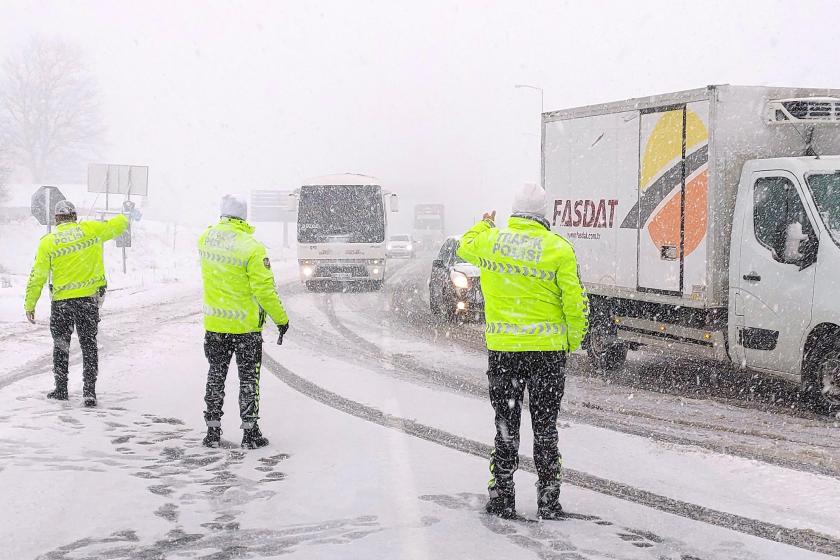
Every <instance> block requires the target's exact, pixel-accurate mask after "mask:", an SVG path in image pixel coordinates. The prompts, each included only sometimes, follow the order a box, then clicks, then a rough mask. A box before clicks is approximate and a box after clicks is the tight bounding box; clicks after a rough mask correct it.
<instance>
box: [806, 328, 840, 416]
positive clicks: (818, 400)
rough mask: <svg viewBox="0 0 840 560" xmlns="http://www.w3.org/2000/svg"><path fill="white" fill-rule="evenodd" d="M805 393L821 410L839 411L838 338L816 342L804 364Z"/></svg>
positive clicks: (839, 341)
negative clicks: (805, 374)
mask: <svg viewBox="0 0 840 560" xmlns="http://www.w3.org/2000/svg"><path fill="white" fill-rule="evenodd" d="M806 373H807V378H806V380H805V387H804V389H805V393H806V395H809V396H810V397H811V398H812V400H813V402H814V404H815V405H816V407H817V408H818V409H819V410H820V411H821V412H826V413H829V414H831V413H835V412H840V340H832V339H829V340H826V341H825V342H821V343H818V344H817V345H816V346H815V347H814V348H813V349H812V350H811V352H810V357H809V358H808V364H807V366H806Z"/></svg>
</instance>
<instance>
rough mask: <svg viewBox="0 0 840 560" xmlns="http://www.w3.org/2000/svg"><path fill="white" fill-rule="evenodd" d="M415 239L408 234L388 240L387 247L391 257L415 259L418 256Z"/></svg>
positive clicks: (398, 235)
mask: <svg viewBox="0 0 840 560" xmlns="http://www.w3.org/2000/svg"><path fill="white" fill-rule="evenodd" d="M415 245H416V243H414V239H412V238H411V236H410V235H408V234H407V233H399V234H396V235H392V236H391V237H389V238H388V246H387V247H386V251H387V255H388V256H389V257H395V258H396V257H403V258H408V259H413V258H414V257H415V256H416V253H415Z"/></svg>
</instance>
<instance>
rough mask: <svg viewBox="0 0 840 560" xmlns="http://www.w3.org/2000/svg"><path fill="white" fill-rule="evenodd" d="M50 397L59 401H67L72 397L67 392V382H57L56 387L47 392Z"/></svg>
mask: <svg viewBox="0 0 840 560" xmlns="http://www.w3.org/2000/svg"><path fill="white" fill-rule="evenodd" d="M47 398H48V399H55V400H57V401H66V400H67V399H69V398H70V396H69V395H68V394H67V383H56V384H55V389H53V390H52V391H50V392H49V393H47Z"/></svg>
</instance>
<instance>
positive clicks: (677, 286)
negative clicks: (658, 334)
mask: <svg viewBox="0 0 840 560" xmlns="http://www.w3.org/2000/svg"><path fill="white" fill-rule="evenodd" d="M685 111H686V109H685V106H684V105H681V106H671V107H665V108H658V109H653V110H646V111H643V112H642V115H641V119H640V120H639V203H638V208H639V219H638V228H639V229H638V250H639V260H638V289H639V290H640V291H651V292H662V293H669V294H674V295H681V294H682V259H683V255H682V249H681V245H682V240H681V236H682V225H683V221H684V213H685V207H684V206H685V205H684V204H683V194H684V191H685V119H686V113H685Z"/></svg>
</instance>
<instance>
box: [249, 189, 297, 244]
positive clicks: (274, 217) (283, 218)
mask: <svg viewBox="0 0 840 560" xmlns="http://www.w3.org/2000/svg"><path fill="white" fill-rule="evenodd" d="M248 219H249V221H251V222H281V223H282V224H283V247H284V248H286V249H288V248H289V224H290V223H294V222H296V221H297V199H296V198H295V197H294V195H293V191H286V190H279V189H259V190H253V191H251V215H250V216H249V217H248Z"/></svg>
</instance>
